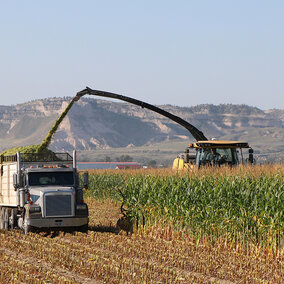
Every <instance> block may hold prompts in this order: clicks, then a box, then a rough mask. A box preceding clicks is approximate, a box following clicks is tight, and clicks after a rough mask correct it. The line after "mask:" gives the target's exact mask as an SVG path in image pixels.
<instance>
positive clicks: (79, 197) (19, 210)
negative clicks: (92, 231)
mask: <svg viewBox="0 0 284 284" xmlns="http://www.w3.org/2000/svg"><path fill="white" fill-rule="evenodd" d="M2 160H3V161H2ZM1 161H2V163H1V183H0V192H1V196H0V206H1V217H0V227H2V228H4V229H5V228H9V227H11V228H13V227H15V226H18V227H19V228H21V229H23V230H24V232H25V233H28V232H29V231H32V230H36V229H37V230H43V229H49V230H50V229H67V228H69V229H79V230H86V229H87V228H88V221H89V219H88V206H87V204H86V203H84V200H83V190H82V187H80V186H79V175H78V173H77V167H76V152H75V151H74V152H73V157H72V156H71V155H69V154H68V153H53V154H50V153H49V154H20V153H17V155H15V156H6V157H3V158H2V159H1ZM7 181H9V182H7ZM12 181H13V182H12ZM86 186H87V177H86V178H85V187H86Z"/></svg>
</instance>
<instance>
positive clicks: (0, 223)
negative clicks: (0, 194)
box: [0, 207, 5, 230]
mask: <svg viewBox="0 0 284 284" xmlns="http://www.w3.org/2000/svg"><path fill="white" fill-rule="evenodd" d="M4 209H5V208H3V207H0V229H1V230H3V229H4Z"/></svg>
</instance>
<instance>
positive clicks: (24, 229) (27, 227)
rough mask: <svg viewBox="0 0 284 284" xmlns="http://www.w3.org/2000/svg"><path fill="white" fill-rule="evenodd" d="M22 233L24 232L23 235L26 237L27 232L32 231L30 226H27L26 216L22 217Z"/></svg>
mask: <svg viewBox="0 0 284 284" xmlns="http://www.w3.org/2000/svg"><path fill="white" fill-rule="evenodd" d="M23 231H24V234H25V235H27V234H28V233H29V232H31V231H32V227H31V226H30V225H28V220H27V216H26V214H25V215H24V221H23Z"/></svg>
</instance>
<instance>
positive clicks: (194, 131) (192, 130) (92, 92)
mask: <svg viewBox="0 0 284 284" xmlns="http://www.w3.org/2000/svg"><path fill="white" fill-rule="evenodd" d="M84 95H94V96H99V97H106V98H112V99H118V100H121V101H125V102H128V103H131V104H134V105H137V106H140V107H142V108H147V109H150V110H152V111H154V112H157V113H159V114H161V115H163V116H165V117H167V118H169V119H171V120H173V121H175V122H176V123H178V124H179V125H181V126H183V127H184V128H186V129H187V130H188V131H189V132H190V134H191V135H192V136H193V137H194V138H195V139H196V140H197V141H204V140H208V139H207V138H206V137H205V135H204V134H203V132H202V131H200V130H198V129H197V128H196V127H195V126H193V125H192V124H190V123H188V122H187V121H185V120H183V119H182V118H180V117H178V116H176V115H173V114H171V113H169V112H167V111H165V110H163V109H160V108H158V107H156V106H154V105H151V104H148V103H145V102H142V101H139V100H136V99H133V98H129V97H126V96H122V95H118V94H115V93H110V92H104V91H99V90H92V89H90V88H88V87H86V89H84V90H82V91H80V92H78V93H77V95H76V96H75V97H74V100H75V101H77V100H79V99H80V98H81V97H82V96H84Z"/></svg>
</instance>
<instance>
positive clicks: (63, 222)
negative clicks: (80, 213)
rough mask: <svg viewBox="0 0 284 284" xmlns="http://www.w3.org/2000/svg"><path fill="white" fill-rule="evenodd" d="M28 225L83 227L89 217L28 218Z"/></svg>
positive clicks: (39, 226)
mask: <svg viewBox="0 0 284 284" xmlns="http://www.w3.org/2000/svg"><path fill="white" fill-rule="evenodd" d="M27 221H28V225H30V226H32V227H35V228H68V227H81V226H84V225H87V224H88V222H89V218H88V217H79V218H78V217H71V218H60V217H57V218H46V219H42V218H39V219H28V220H27Z"/></svg>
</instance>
